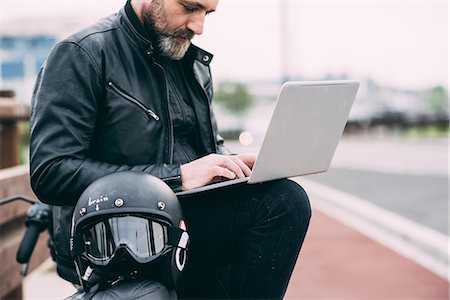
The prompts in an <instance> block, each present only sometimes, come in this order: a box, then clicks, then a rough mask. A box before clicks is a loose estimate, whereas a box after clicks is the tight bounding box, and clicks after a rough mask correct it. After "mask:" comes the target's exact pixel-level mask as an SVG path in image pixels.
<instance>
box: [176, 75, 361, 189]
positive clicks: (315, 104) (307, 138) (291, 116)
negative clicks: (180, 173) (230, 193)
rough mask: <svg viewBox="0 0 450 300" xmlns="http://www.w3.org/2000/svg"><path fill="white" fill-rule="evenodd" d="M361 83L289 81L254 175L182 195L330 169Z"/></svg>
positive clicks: (271, 123) (253, 171)
mask: <svg viewBox="0 0 450 300" xmlns="http://www.w3.org/2000/svg"><path fill="white" fill-rule="evenodd" d="M358 87H359V82H358V81H355V80H340V81H310V82H308V81H305V82H286V83H284V84H283V86H282V87H281V90H280V93H279V95H278V99H277V103H276V106H275V110H274V112H273V114H272V118H271V120H270V123H269V127H268V129H267V132H266V135H265V137H264V141H263V143H262V145H261V149H260V152H259V154H258V158H257V160H256V163H255V165H254V166H253V169H252V174H251V176H250V177H249V178H243V179H237V180H229V181H224V182H219V183H215V184H210V185H207V186H204V187H200V188H197V189H193V190H190V191H183V192H179V193H177V195H189V194H194V193H198V192H202V191H208V190H212V189H216V188H223V187H227V186H230V185H234V184H242V183H246V182H248V183H259V182H264V181H270V180H274V179H281V178H288V177H294V176H300V175H307V174H314V173H320V172H325V171H326V170H328V168H329V166H330V164H331V161H332V159H333V156H334V152H335V151H336V147H337V144H338V142H339V139H340V137H341V135H342V132H343V131H344V127H345V124H346V122H347V119H348V115H349V113H350V109H351V107H352V104H353V102H354V100H355V97H356V93H357V91H358Z"/></svg>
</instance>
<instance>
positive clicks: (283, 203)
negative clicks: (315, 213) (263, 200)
mask: <svg viewBox="0 0 450 300" xmlns="http://www.w3.org/2000/svg"><path fill="white" fill-rule="evenodd" d="M273 184H274V186H273V188H274V189H275V190H277V193H278V195H277V197H276V199H272V203H270V204H269V206H270V207H271V209H272V210H274V211H273V212H274V213H275V214H277V215H279V216H284V217H285V219H286V220H287V221H288V222H289V223H291V225H292V226H300V227H302V228H301V229H303V227H305V226H306V227H307V226H308V224H309V220H310V218H311V205H310V202H309V198H308V195H307V194H306V192H305V190H304V189H303V188H302V187H301V186H300V185H298V184H297V183H296V182H294V181H292V180H288V179H286V180H278V181H276V182H274V183H273Z"/></svg>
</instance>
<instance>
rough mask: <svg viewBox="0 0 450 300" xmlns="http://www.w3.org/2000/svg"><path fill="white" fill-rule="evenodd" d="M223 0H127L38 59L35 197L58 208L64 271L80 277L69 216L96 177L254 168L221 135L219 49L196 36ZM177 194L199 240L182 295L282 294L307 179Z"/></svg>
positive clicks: (298, 236) (190, 183)
mask: <svg viewBox="0 0 450 300" xmlns="http://www.w3.org/2000/svg"><path fill="white" fill-rule="evenodd" d="M217 4H218V0H131V1H128V2H127V3H126V5H125V7H124V8H123V9H121V10H120V11H119V12H118V13H117V14H115V15H113V16H110V17H108V18H105V19H103V20H100V21H99V22H98V23H97V24H95V25H93V26H91V27H89V28H87V29H85V30H83V31H80V32H78V33H76V34H74V35H72V36H71V37H69V38H67V39H65V40H63V41H61V42H60V43H58V44H57V45H56V46H55V47H54V48H53V50H52V52H51V53H50V55H49V57H48V59H47V61H46V63H45V64H44V66H43V67H42V69H41V72H40V73H39V76H38V79H37V82H36V86H35V90H34V94H33V102H32V115H31V147H30V152H31V154H30V167H31V170H30V174H31V183H32V187H33V189H34V191H35V193H36V195H37V196H38V197H39V198H40V199H41V200H42V201H43V202H46V203H49V204H52V205H54V208H53V219H54V228H53V235H54V243H55V245H54V249H55V251H56V253H57V257H60V259H59V260H58V271H59V274H60V275H61V276H62V277H63V278H65V279H67V280H71V281H76V277H75V276H74V270H72V269H70V267H69V268H67V267H64V262H67V261H65V260H64V259H63V258H64V256H65V257H66V258H67V256H68V247H69V242H68V235H69V227H70V216H71V214H72V211H73V206H74V205H75V203H76V201H77V199H78V197H79V196H80V194H81V193H82V192H83V190H84V189H85V188H86V187H87V186H88V185H89V184H90V183H92V182H93V181H94V180H96V179H98V178H100V177H103V176H105V175H107V174H110V173H114V172H119V171H124V170H131V171H136V172H144V173H148V174H152V175H154V176H157V177H158V178H160V179H162V180H163V181H165V182H166V183H167V184H168V185H169V186H170V187H171V188H172V189H173V190H174V191H175V192H176V191H181V190H189V189H193V188H196V187H200V186H203V185H206V184H208V183H210V182H212V181H217V180H223V179H233V178H241V177H244V176H248V175H250V173H251V168H252V166H253V163H254V162H255V159H256V155H255V154H240V155H231V154H230V153H229V152H228V151H227V150H226V148H225V147H224V144H223V139H222V138H221V137H220V136H219V135H218V134H217V126H216V122H215V118H214V114H213V111H212V109H211V106H210V104H211V99H212V83H211V76H210V70H209V64H210V62H211V59H212V55H211V54H209V53H208V52H206V51H204V50H202V49H200V48H198V47H196V46H194V45H193V44H191V42H190V40H191V39H192V38H193V37H194V35H200V34H202V31H203V25H204V21H205V17H206V16H207V15H208V14H209V13H211V12H213V11H215V10H216V7H217ZM179 200H180V203H181V205H182V208H183V213H184V215H185V218H186V220H187V227H188V231H189V233H190V237H191V243H190V248H189V256H188V262H187V267H186V270H185V272H184V276H183V281H182V283H181V286H180V288H179V289H178V295H179V297H180V298H210V299H211V298H245V299H250V298H253V299H255V298H259V299H262V298H264V299H274V298H278V299H279V298H282V297H283V295H284V293H285V292H286V289H287V285H288V282H289V278H290V276H291V273H292V270H293V268H294V265H295V262H296V260H297V256H298V254H299V251H300V248H301V245H302V243H303V240H304V237H305V234H306V231H307V227H308V223H309V219H310V214H311V211H310V206H309V201H308V197H307V195H306V193H305V192H304V190H303V189H302V188H301V187H300V186H298V185H297V184H295V183H293V182H292V181H289V180H278V181H273V182H269V183H265V184H259V185H240V186H236V187H232V188H228V189H222V190H216V191H212V192H207V193H201V194H198V195H195V196H189V197H184V198H181V197H180V199H179ZM61 257H62V258H61ZM68 265H69V266H70V264H68ZM65 266H67V264H65ZM74 278H75V279H74Z"/></svg>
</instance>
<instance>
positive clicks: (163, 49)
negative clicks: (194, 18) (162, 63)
mask: <svg viewBox="0 0 450 300" xmlns="http://www.w3.org/2000/svg"><path fill="white" fill-rule="evenodd" d="M190 44H191V42H190V41H189V40H184V39H183V40H182V39H178V38H175V37H172V36H164V35H160V36H159V39H158V49H159V51H160V53H161V55H163V56H166V57H169V58H171V59H174V60H180V59H182V58H183V57H184V55H185V54H186V52H187V50H188V48H189V46H190Z"/></svg>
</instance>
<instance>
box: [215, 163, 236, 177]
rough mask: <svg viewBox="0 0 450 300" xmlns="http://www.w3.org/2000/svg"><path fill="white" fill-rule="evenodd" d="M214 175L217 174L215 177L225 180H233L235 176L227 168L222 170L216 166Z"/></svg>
mask: <svg viewBox="0 0 450 300" xmlns="http://www.w3.org/2000/svg"><path fill="white" fill-rule="evenodd" d="M214 173H215V174H217V175H216V176H218V177H224V178H227V179H234V178H236V174H235V173H234V172H232V171H230V170H229V169H227V168H223V167H220V166H216V168H215V172H214ZM216 176H214V177H216Z"/></svg>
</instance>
